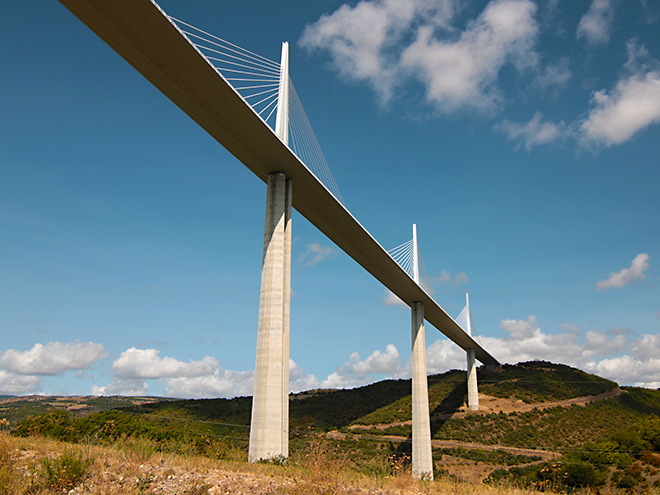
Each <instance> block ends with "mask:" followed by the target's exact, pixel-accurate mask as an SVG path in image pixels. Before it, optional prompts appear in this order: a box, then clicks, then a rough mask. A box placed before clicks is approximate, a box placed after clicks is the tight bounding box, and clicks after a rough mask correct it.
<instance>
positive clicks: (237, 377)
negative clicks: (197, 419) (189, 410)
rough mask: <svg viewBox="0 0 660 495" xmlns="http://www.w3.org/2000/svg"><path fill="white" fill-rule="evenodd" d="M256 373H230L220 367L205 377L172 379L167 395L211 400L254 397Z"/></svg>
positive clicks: (168, 382) (169, 382) (168, 384)
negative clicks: (211, 398)
mask: <svg viewBox="0 0 660 495" xmlns="http://www.w3.org/2000/svg"><path fill="white" fill-rule="evenodd" d="M253 389H254V371H252V370H249V371H230V370H224V369H222V368H220V367H218V368H216V369H215V370H214V371H213V372H212V373H210V374H205V375H203V376H194V377H181V378H172V379H170V380H168V381H167V389H166V394H167V395H169V396H171V397H186V398H191V397H192V398H196V399H201V398H209V397H235V396H238V395H252V391H253Z"/></svg>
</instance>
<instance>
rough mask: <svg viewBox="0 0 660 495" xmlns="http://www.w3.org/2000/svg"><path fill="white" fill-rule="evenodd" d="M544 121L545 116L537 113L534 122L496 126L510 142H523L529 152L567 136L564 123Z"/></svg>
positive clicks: (505, 122) (507, 123) (509, 122)
mask: <svg viewBox="0 0 660 495" xmlns="http://www.w3.org/2000/svg"><path fill="white" fill-rule="evenodd" d="M542 119H543V115H541V113H539V112H536V114H534V117H533V118H532V120H530V121H529V122H527V123H526V124H518V123H515V122H511V121H508V120H504V121H503V122H502V123H500V124H498V125H496V126H495V129H496V130H500V131H502V132H504V133H505V134H506V135H507V136H508V138H509V140H513V141H519V142H522V143H523V144H524V145H525V149H526V150H527V151H529V150H530V149H531V148H532V146H536V145H539V144H549V143H552V142H554V141H557V140H558V139H561V138H562V137H564V136H565V133H566V125H565V124H564V123H563V122H560V123H559V124H555V123H553V122H550V121H545V122H543V121H542ZM519 146H520V144H519Z"/></svg>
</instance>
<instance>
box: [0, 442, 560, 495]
mask: <svg viewBox="0 0 660 495" xmlns="http://www.w3.org/2000/svg"><path fill="white" fill-rule="evenodd" d="M374 472H376V471H374ZM55 493H71V494H76V493H81V494H83V493H84V494H94V495H96V494H99V495H100V494H103V495H115V494H116V495H120V494H121V495H138V494H183V495H185V494H188V495H205V494H208V495H216V494H224V493H231V494H235V495H241V494H272V495H303V494H305V495H308V494H309V495H339V494H358V493H360V494H374V495H376V494H379V495H386V494H387V495H389V494H392V495H394V494H397V495H413V494H415V495H416V494H428V495H477V494H478V495H522V494H528V493H530V492H529V491H524V490H518V489H512V488H493V487H489V486H486V485H470V484H466V483H457V482H453V481H450V480H438V481H434V482H420V481H417V480H414V479H413V478H412V476H411V474H410V470H409V468H401V469H393V470H391V471H390V474H388V475H386V476H382V475H377V474H373V475H366V474H363V473H360V472H357V471H356V470H355V469H354V468H353V467H352V465H351V462H350V459H348V458H346V456H345V455H344V454H341V453H339V452H337V451H334V450H333V449H331V448H328V447H327V444H326V443H324V442H322V441H320V440H319V441H312V442H311V443H310V446H309V448H308V450H307V452H306V453H305V455H303V456H301V457H300V458H299V459H296V460H292V461H290V462H288V463H286V464H285V465H283V466H278V465H275V464H267V463H257V464H249V463H247V462H245V461H244V460H239V459H237V460H222V461H218V460H212V459H209V458H205V457H196V456H192V455H188V456H180V455H170V454H162V453H158V452H156V450H155V448H154V445H153V444H151V443H149V442H145V441H140V440H130V439H128V440H122V441H120V442H118V443H117V444H116V445H115V446H114V447H100V446H85V445H71V444H66V443H62V442H57V441H54V440H48V439H43V438H14V437H10V436H8V435H6V434H0V495H4V494H7V495H9V494H11V495H21V494H26V495H28V494H29V495H33V494H34V495H40V494H55ZM546 493H548V492H546Z"/></svg>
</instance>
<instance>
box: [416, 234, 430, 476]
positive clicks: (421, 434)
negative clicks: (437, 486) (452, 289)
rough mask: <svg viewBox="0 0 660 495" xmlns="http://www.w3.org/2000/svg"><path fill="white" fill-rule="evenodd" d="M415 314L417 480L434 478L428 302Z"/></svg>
mask: <svg viewBox="0 0 660 495" xmlns="http://www.w3.org/2000/svg"><path fill="white" fill-rule="evenodd" d="M418 258H419V252H418V250H417V225H416V224H413V278H414V280H415V282H417V284H419V259H418ZM410 309H411V313H412V423H413V424H412V474H413V477H415V478H417V479H426V480H432V479H433V452H432V449H431V419H430V417H429V384H428V377H427V375H426V337H425V335H424V305H423V304H422V303H421V302H414V303H413V304H412V306H411V307H410Z"/></svg>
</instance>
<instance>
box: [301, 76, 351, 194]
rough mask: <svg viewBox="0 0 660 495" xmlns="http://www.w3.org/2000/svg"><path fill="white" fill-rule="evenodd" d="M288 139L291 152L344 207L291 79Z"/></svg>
mask: <svg viewBox="0 0 660 495" xmlns="http://www.w3.org/2000/svg"><path fill="white" fill-rule="evenodd" d="M289 137H290V139H289V147H290V148H291V151H293V152H294V153H295V154H296V156H297V157H298V158H300V161H301V162H303V163H304V164H305V165H306V166H307V168H309V169H310V170H311V171H312V173H313V174H314V175H315V176H316V177H317V178H318V179H319V180H320V181H321V183H322V184H323V185H324V186H325V187H326V188H327V189H328V190H329V191H330V192H331V193H332V195H333V196H334V197H335V198H336V199H337V201H339V202H340V203H341V204H343V205H344V206H346V204H345V203H344V199H343V198H342V197H341V193H340V192H339V188H338V187H337V183H336V182H335V179H334V177H333V176H332V172H331V171H330V167H329V166H328V162H327V161H326V159H325V156H324V155H323V151H322V150H321V146H320V145H319V142H318V140H317V139H316V135H315V134H314V130H313V129H312V125H311V124H310V123H309V119H308V118H307V113H306V112H305V109H304V108H303V106H302V103H301V101H300V98H299V97H298V92H297V91H296V88H295V87H294V86H293V81H291V79H289Z"/></svg>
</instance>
